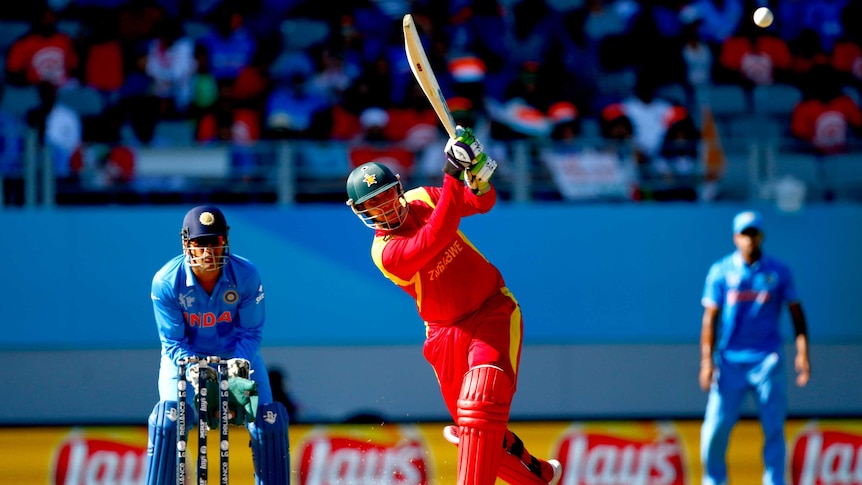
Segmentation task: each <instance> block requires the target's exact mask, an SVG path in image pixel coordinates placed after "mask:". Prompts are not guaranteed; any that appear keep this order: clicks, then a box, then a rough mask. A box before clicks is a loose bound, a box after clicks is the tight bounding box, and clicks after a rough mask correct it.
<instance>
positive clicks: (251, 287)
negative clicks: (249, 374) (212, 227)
mask: <svg viewBox="0 0 862 485" xmlns="http://www.w3.org/2000/svg"><path fill="white" fill-rule="evenodd" d="M151 296H152V299H153V310H154V312H155V317H156V326H157V328H158V332H159V339H160V340H161V343H162V355H165V356H167V357H169V358H170V360H171V362H174V363H176V362H177V361H178V360H179V359H180V358H184V357H189V356H193V355H197V356H209V355H218V356H220V357H223V358H232V357H239V358H243V359H247V360H250V361H253V360H254V358H255V356H256V354H258V352H259V351H260V344H261V336H262V332H263V323H264V319H265V311H264V301H263V297H264V293H263V284H262V283H261V280H260V274H259V273H258V270H257V267H256V266H255V265H254V264H253V263H252V262H251V261H249V260H247V259H245V258H243V257H241V256H237V255H235V254H231V255H230V258H229V260H228V263H227V264H226V265H225V266H224V268H222V274H221V276H220V277H219V280H218V282H217V283H216V286H215V288H214V289H213V292H212V295H208V294H207V292H206V291H204V289H203V288H201V287H200V285H198V284H197V280H196V279H195V277H194V274H193V273H192V270H191V267H190V266H189V265H188V263H187V262H186V256H185V255H179V256H177V257H175V258H173V259H171V260H170V261H168V262H167V263H166V264H165V265H164V266H162V268H161V269H160V270H159V271H158V272H157V273H156V274H155V276H154V277H153V285H152V294H151Z"/></svg>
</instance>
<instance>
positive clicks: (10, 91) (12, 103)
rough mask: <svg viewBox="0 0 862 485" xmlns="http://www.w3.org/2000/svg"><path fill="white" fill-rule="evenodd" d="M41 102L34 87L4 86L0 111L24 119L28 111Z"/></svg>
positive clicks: (37, 90)
mask: <svg viewBox="0 0 862 485" xmlns="http://www.w3.org/2000/svg"><path fill="white" fill-rule="evenodd" d="M41 102H42V100H41V99H40V98H39V89H38V88H37V87H36V86H15V85H13V84H6V85H5V86H4V87H3V99H2V100H0V109H2V110H4V111H7V112H9V113H11V114H13V115H15V116H20V117H21V118H24V117H25V116H26V115H27V112H28V111H30V110H31V109H33V108H35V107H37V106H39V104H40V103H41Z"/></svg>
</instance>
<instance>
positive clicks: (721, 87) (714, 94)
mask: <svg viewBox="0 0 862 485" xmlns="http://www.w3.org/2000/svg"><path fill="white" fill-rule="evenodd" d="M703 89H704V94H705V101H706V102H707V103H708V104H709V105H710V107H711V108H712V114H713V115H715V117H716V118H727V117H730V116H738V115H744V114H748V113H749V108H750V103H749V102H748V96H747V95H746V93H745V90H744V89H743V88H742V86H739V85H737V84H715V85H712V86H707V87H704V88H703Z"/></svg>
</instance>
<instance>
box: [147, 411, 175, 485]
mask: <svg viewBox="0 0 862 485" xmlns="http://www.w3.org/2000/svg"><path fill="white" fill-rule="evenodd" d="M147 425H148V427H149V439H148V440H147V485H173V484H175V483H176V481H177V478H176V474H177V402H176V401H160V402H159V403H158V404H156V406H155V407H154V408H153V412H152V413H150V419H149V420H147Z"/></svg>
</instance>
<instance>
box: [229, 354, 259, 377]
mask: <svg viewBox="0 0 862 485" xmlns="http://www.w3.org/2000/svg"><path fill="white" fill-rule="evenodd" d="M253 372H254V371H253V370H251V363H250V362H249V361H247V360H245V359H240V358H233V359H228V361H227V376H228V378H231V377H242V378H244V379H248V377H249V376H250V375H251V374H252V373H253Z"/></svg>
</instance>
